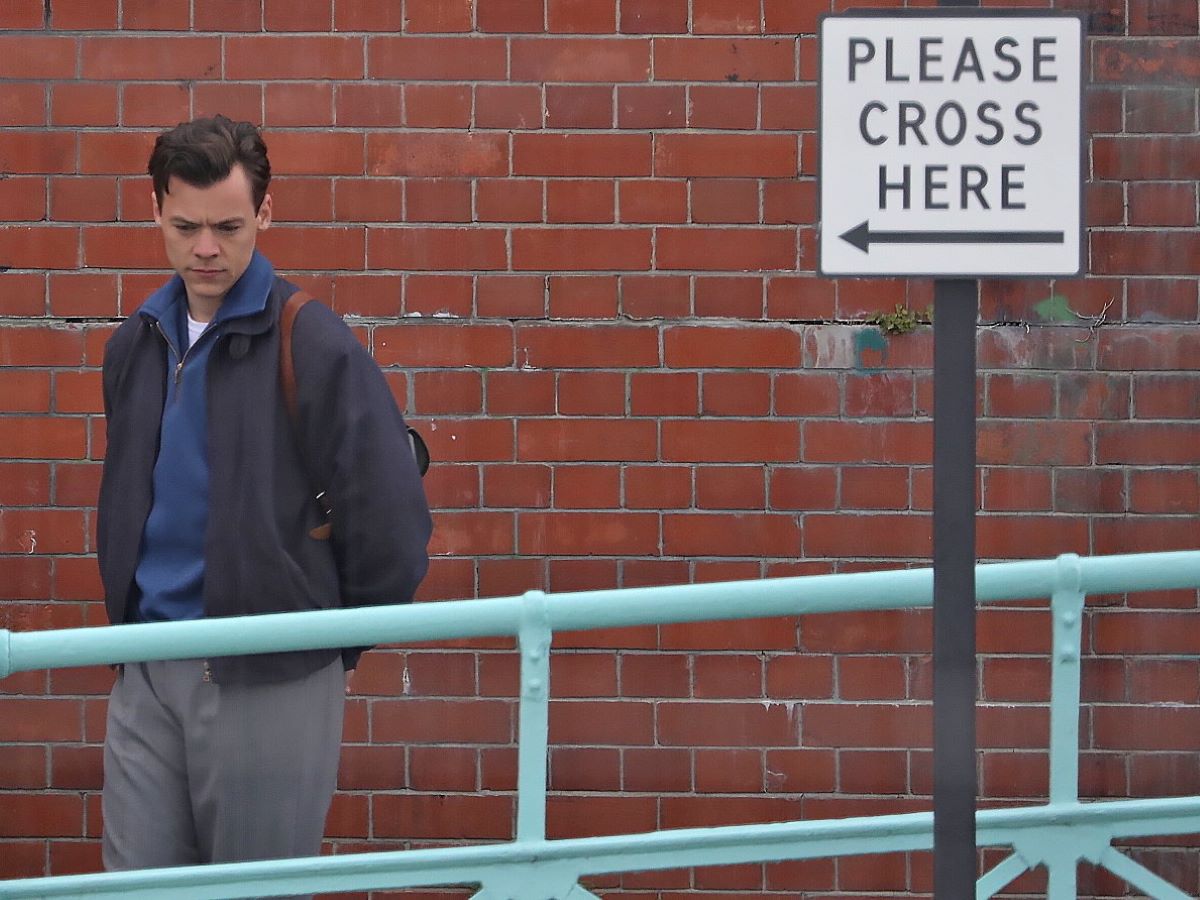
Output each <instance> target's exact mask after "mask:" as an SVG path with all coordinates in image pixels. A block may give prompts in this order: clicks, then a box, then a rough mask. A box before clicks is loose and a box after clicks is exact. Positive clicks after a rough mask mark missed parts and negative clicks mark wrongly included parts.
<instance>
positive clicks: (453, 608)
mask: <svg viewBox="0 0 1200 900" xmlns="http://www.w3.org/2000/svg"><path fill="white" fill-rule="evenodd" d="M1188 587H1200V551H1197V550H1188V551H1176V552H1170V553H1147V554H1129V555H1122V556H1108V557H1104V556H1099V557H1076V556H1074V555H1073V554H1069V555H1066V556H1062V557H1059V558H1058V559H1052V560H1035V561H1020V562H1004V563H991V564H985V565H980V566H978V567H977V568H976V595H977V597H978V599H979V601H980V602H982V603H989V602H997V601H1004V600H1019V599H1030V598H1040V597H1048V596H1050V595H1051V594H1052V593H1053V592H1054V591H1055V590H1057V589H1060V588H1069V589H1075V590H1079V591H1081V592H1083V593H1119V592H1123V591H1128V590H1164V589H1170V588H1188ZM546 596H547V602H546V613H547V617H548V622H549V625H550V627H551V628H552V629H554V630H556V631H582V630H588V629H595V628H613V627H622V626H629V625H647V624H669V623H679V622H697V621H707V620H729V619H750V618H764V617H771V616H782V615H800V614H806V613H828V612H843V611H851V610H853V611H867V610H884V609H902V608H907V607H925V606H930V605H931V604H932V596H933V570H932V569H929V568H922V569H902V570H892V571H882V572H856V573H849V574H842V575H808V576H797V577H793V578H768V579H761V580H754V581H737V582H724V583H717V584H689V585H672V586H664V587H653V588H626V589H619V590H603V591H583V592H579V593H569V594H552V595H546ZM525 602H526V601H525V599H524V598H523V597H520V596H515V597H497V598H494V599H488V600H456V601H444V602H437V603H419V604H415V605H409V606H385V607H368V608H361V609H338V610H323V611H319V612H302V613H278V614H271V615H261V616H243V617H237V618H235V619H202V620H197V621H191V622H164V623H153V624H144V625H130V626H124V627H120V628H76V629H63V630H57V631H44V632H18V633H13V632H8V631H4V630H0V678H3V677H5V676H7V675H9V674H11V673H13V672H21V671H28V670H32V669H42V668H47V669H48V668H61V667H66V666H84V665H102V664H115V663H120V662H136V661H146V660H152V659H180V658H184V659H186V658H198V657H210V656H229V655H239V654H250V653H271V652H282V651H288V650H308V649H316V648H321V647H342V646H361V645H370V644H379V643H392V642H412V641H426V640H440V639H460V638H473V637H486V636H496V635H516V634H517V632H518V630H519V628H520V623H521V614H522V613H521V611H522V606H523V604H524V603H525Z"/></svg>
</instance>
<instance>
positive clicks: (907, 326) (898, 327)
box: [867, 303, 933, 334]
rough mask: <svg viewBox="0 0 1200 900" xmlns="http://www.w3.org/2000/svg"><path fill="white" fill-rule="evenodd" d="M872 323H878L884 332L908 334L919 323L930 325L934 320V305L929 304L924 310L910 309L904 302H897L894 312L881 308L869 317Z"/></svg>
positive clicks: (868, 320) (868, 319)
mask: <svg viewBox="0 0 1200 900" xmlns="http://www.w3.org/2000/svg"><path fill="white" fill-rule="evenodd" d="M867 322H868V323H870V324H871V325H878V326H879V330H880V331H882V332H883V333H884V334H908V333H909V332H910V331H912V330H913V329H915V328H916V327H917V326H918V325H929V324H931V323H932V322H933V307H932V306H927V307H926V308H925V311H924V312H918V311H916V310H912V309H909V308H908V307H907V306H905V305H904V304H903V303H897V304H896V308H895V309H894V310H893V311H892V312H884V311H883V310H879V311H878V312H874V313H872V314H871V315H870V316H868V317H867Z"/></svg>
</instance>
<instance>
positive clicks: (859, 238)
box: [841, 221, 1063, 253]
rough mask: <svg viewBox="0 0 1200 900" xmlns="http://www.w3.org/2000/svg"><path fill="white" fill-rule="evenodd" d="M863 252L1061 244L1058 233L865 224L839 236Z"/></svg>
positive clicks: (1061, 238) (1060, 235)
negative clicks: (889, 247) (894, 247)
mask: <svg viewBox="0 0 1200 900" xmlns="http://www.w3.org/2000/svg"><path fill="white" fill-rule="evenodd" d="M841 238H842V240H844V241H845V242H846V243H848V244H853V245H854V246H855V247H857V248H858V249H859V250H861V251H862V252H863V253H870V252H871V245H872V244H1061V243H1062V242H1063V232H1061V231H872V230H871V224H870V222H866V221H864V222H863V223H862V224H860V225H856V226H855V227H853V228H851V229H850V230H849V231H847V232H846V233H845V234H843V235H842V236H841Z"/></svg>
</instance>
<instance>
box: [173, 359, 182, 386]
mask: <svg viewBox="0 0 1200 900" xmlns="http://www.w3.org/2000/svg"><path fill="white" fill-rule="evenodd" d="M182 380H183V360H182V359H181V360H180V361H179V362H178V363H177V364H176V366H175V386H176V387H178V386H179V382H181V381H182Z"/></svg>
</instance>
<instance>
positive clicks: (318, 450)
mask: <svg viewBox="0 0 1200 900" xmlns="http://www.w3.org/2000/svg"><path fill="white" fill-rule="evenodd" d="M293 348H294V354H295V369H296V386H297V396H298V400H299V412H300V423H301V428H302V429H303V430H304V431H305V435H304V439H303V446H305V447H306V448H308V449H309V452H310V453H311V455H312V460H311V462H310V465H311V467H312V469H313V475H314V477H316V478H317V479H319V480H320V482H321V485H323V486H324V488H325V491H326V495H327V496H326V499H327V501H328V503H329V504H330V505H331V506H332V509H333V520H332V524H333V533H332V537H331V540H332V541H333V549H334V556H335V558H336V559H337V562H338V570H339V571H338V576H339V579H340V586H341V600H342V604H343V605H344V606H364V605H370V604H390V603H408V602H410V601H411V600H412V598H413V594H414V593H415V592H416V589H417V586H418V585H419V584H420V583H421V579H422V578H423V577H424V576H425V572H426V570H427V569H428V566H429V557H428V552H427V545H428V543H429V537H430V534H431V533H432V528H433V526H432V521H431V519H430V515H429V508H428V505H427V504H426V500H425V491H424V488H423V487H422V485H421V476H420V473H419V472H418V471H417V466H416V461H415V459H414V458H413V453H412V449H411V447H410V445H409V441H408V429H407V427H406V426H405V424H404V419H403V417H402V416H401V413H400V410H399V408H398V407H397V405H396V401H395V399H394V398H393V396H392V393H391V390H390V388H389V387H388V384H387V381H386V379H385V378H384V377H383V373H382V372H380V370H379V367H378V366H377V365H376V364H375V360H374V359H372V358H371V356H370V354H369V353H368V352H367V351H366V350H365V349H364V348H363V347H362V345H361V344H359V342H358V340H357V339H356V338H355V337H354V335H353V333H352V332H351V331H350V329H349V328H348V327H347V326H346V324H345V323H344V322H342V320H341V318H339V317H338V316H337V315H336V314H335V313H333V312H332V311H331V310H330V309H329V308H328V307H325V306H323V305H322V304H319V303H309V304H307V305H306V306H305V307H304V308H303V309H302V310H301V311H300V313H299V315H298V316H297V317H296V322H295V326H294V331H293Z"/></svg>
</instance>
